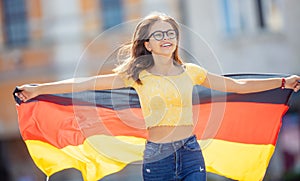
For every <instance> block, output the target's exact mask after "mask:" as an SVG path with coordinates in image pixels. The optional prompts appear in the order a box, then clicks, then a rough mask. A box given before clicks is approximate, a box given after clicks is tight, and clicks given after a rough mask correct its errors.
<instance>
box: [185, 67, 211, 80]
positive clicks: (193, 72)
mask: <svg viewBox="0 0 300 181" xmlns="http://www.w3.org/2000/svg"><path fill="white" fill-rule="evenodd" d="M185 66H186V71H187V73H188V74H189V76H190V78H191V79H192V81H193V83H194V85H201V84H202V83H203V82H204V80H205V79H206V75H207V70H206V69H204V68H202V67H200V66H199V65H196V64H193V63H187V64H185Z"/></svg>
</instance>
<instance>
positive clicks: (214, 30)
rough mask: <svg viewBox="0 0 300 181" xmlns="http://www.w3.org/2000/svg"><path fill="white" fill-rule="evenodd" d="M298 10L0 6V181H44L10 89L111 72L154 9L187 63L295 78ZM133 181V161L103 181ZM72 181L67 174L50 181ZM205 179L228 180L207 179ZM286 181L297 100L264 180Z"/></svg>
mask: <svg viewBox="0 0 300 181" xmlns="http://www.w3.org/2000/svg"><path fill="white" fill-rule="evenodd" d="M299 10H300V1H299V0H247V1H245V0H209V1H207V0H63V1H61V0H49V1H47V0H0V180H1V181H2V180H3V181H41V180H46V176H45V175H44V174H43V173H42V172H41V171H40V170H39V169H38V168H37V167H36V166H35V164H34V163H33V161H32V159H31V157H30V155H29V153H28V150H27V148H26V145H25V143H24V141H23V140H22V138H21V135H20V131H19V127H18V118H17V111H16V105H15V102H14V100H13V96H12V92H13V90H14V89H15V87H16V86H17V85H22V84H25V83H42V82H50V81H57V80H63V79H68V78H72V77H80V76H91V75H97V74H106V73H111V72H112V69H113V68H114V66H115V64H116V63H117V61H116V50H117V48H118V47H119V46H120V45H122V44H125V43H126V42H128V41H130V39H131V35H132V33H133V31H134V28H135V26H136V24H137V22H138V21H139V20H140V18H143V17H144V16H146V15H147V14H149V13H150V12H153V11H159V12H164V13H166V14H168V15H171V16H172V17H174V18H175V19H176V20H177V21H178V22H179V23H180V28H181V31H182V36H181V39H182V40H181V45H180V49H181V53H182V58H183V59H184V60H186V61H187V62H197V63H198V64H200V65H201V66H203V67H204V68H206V69H207V70H209V71H210V72H214V73H217V74H229V73H278V74H298V75H300V36H299V32H300V23H299V19H300V11H299ZM233 164H234V163H233ZM141 179H142V177H141V165H140V164H138V163H134V164H131V165H129V166H128V167H126V168H125V169H124V170H122V171H121V172H120V173H118V174H113V175H110V176H107V177H105V178H104V179H102V181H117V180H123V181H127V180H128V181H129V180H130V181H133V180H141ZM81 180H82V178H81V173H80V172H79V171H77V170H75V169H69V170H65V171H61V172H59V173H57V174H55V175H53V176H51V177H50V179H49V181H81ZM208 180H209V181H229V179H226V178H223V177H220V176H217V175H213V174H209V176H208ZM294 180H300V93H297V94H293V96H292V98H291V102H290V109H289V111H288V112H287V114H286V115H285V116H284V119H283V124H282V129H281V131H280V133H279V139H278V142H277V146H276V150H275V153H274V155H273V157H272V159H271V162H270V165H269V167H268V170H267V172H266V175H265V178H264V181H294Z"/></svg>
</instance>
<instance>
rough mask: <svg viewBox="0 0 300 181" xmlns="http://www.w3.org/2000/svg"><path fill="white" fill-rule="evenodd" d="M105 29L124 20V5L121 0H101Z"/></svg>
mask: <svg viewBox="0 0 300 181" xmlns="http://www.w3.org/2000/svg"><path fill="white" fill-rule="evenodd" d="M101 15H102V19H103V29H108V28H111V27H113V26H116V25H118V24H120V23H122V22H123V5H122V1H121V0H101Z"/></svg>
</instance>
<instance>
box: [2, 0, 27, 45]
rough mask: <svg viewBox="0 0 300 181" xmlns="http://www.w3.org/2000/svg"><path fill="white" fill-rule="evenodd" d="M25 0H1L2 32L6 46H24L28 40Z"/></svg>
mask: <svg viewBox="0 0 300 181" xmlns="http://www.w3.org/2000/svg"><path fill="white" fill-rule="evenodd" d="M26 11H27V9H26V2H25V0H2V16H3V33H4V41H5V45H6V46H7V47H19V46H24V45H26V44H27V43H28V41H29V33H28V23H27V12H26Z"/></svg>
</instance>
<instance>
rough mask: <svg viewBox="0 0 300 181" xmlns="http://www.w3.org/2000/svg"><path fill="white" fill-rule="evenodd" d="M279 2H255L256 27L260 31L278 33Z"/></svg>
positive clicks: (280, 21)
mask: <svg viewBox="0 0 300 181" xmlns="http://www.w3.org/2000/svg"><path fill="white" fill-rule="evenodd" d="M280 8H281V6H280V1H279V0H256V11H257V21H258V26H259V28H261V29H266V30H271V31H280V29H281V28H282V13H281V9H280Z"/></svg>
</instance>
